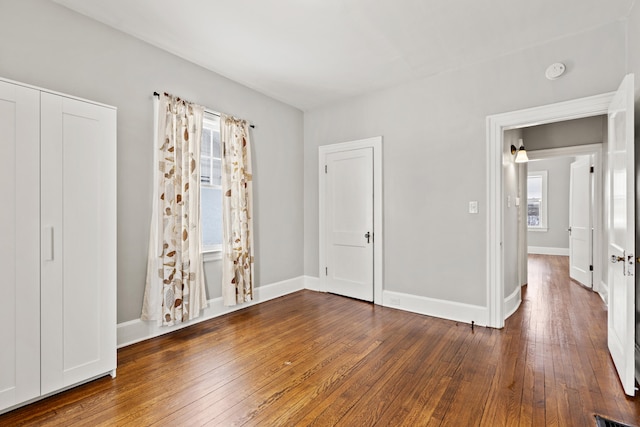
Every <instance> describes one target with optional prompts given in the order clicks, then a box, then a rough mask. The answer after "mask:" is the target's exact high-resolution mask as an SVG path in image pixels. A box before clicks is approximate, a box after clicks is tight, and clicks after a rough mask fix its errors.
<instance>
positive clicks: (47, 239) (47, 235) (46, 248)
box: [42, 227, 53, 261]
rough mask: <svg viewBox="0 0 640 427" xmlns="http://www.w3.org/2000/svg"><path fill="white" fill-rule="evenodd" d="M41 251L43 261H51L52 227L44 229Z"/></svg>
mask: <svg viewBox="0 0 640 427" xmlns="http://www.w3.org/2000/svg"><path fill="white" fill-rule="evenodd" d="M42 249H43V256H44V260H45V261H53V227H45V228H44V233H43V236H42Z"/></svg>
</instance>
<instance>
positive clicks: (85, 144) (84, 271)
mask: <svg viewBox="0 0 640 427" xmlns="http://www.w3.org/2000/svg"><path fill="white" fill-rule="evenodd" d="M115 149H116V147H115V110H113V109H110V108H106V107H102V106H99V105H95V104H91V103H87V102H82V101H78V100H75V99H71V98H66V97H63V96H59V95H53V94H48V93H43V95H42V156H43V161H42V163H43V165H42V167H43V169H42V171H43V172H42V173H43V178H42V211H43V226H44V228H43V232H44V234H45V236H46V237H49V236H51V235H52V236H53V237H52V238H51V239H52V247H53V254H52V256H49V255H51V254H49V253H43V257H44V260H43V264H42V279H41V280H42V310H43V311H42V316H43V317H42V332H43V341H42V355H43V356H42V388H43V390H42V392H43V393H48V392H50V391H54V390H57V389H60V388H62V387H66V386H68V385H72V384H75V383H77V382H80V381H83V380H85V379H88V378H92V377H95V376H98V375H101V374H104V373H105V372H108V371H111V370H113V369H115V365H116V360H115V358H116V356H115V347H116V335H115V329H116V318H115V289H116V282H115V280H116V249H115V242H116V224H115V215H116V213H115V208H116V200H115V180H116V178H115ZM48 250H49V247H48V245H47V247H45V248H44V251H45V252H47V251H48Z"/></svg>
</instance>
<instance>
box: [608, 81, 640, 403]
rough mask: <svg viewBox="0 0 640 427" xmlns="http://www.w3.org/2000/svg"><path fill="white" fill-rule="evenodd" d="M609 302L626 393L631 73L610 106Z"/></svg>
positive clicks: (630, 338) (631, 296)
mask: <svg viewBox="0 0 640 427" xmlns="http://www.w3.org/2000/svg"><path fill="white" fill-rule="evenodd" d="M608 116H609V176H608V178H609V185H610V189H609V190H610V191H609V201H608V202H609V203H608V206H609V224H608V232H609V233H608V234H609V242H608V255H609V258H610V259H611V262H612V263H613V264H612V265H610V266H609V307H608V311H609V313H608V344H609V351H610V353H611V358H612V359H613V362H614V364H615V366H616V369H617V371H618V376H619V377H620V381H621V383H622V386H623V388H624V391H625V393H626V394H628V395H629V396H633V395H634V393H635V389H634V386H635V384H634V382H635V381H634V316H635V312H634V305H635V304H634V303H635V280H634V279H635V278H634V274H635V265H634V254H635V240H634V239H635V223H634V220H635V206H634V203H635V197H634V195H635V186H634V175H635V162H634V150H633V142H634V141H633V140H634V137H633V74H629V75H627V76H626V77H625V78H624V80H623V81H622V84H621V85H620V88H619V89H618V91H617V92H616V95H615V97H614V99H613V101H612V102H611V105H610V106H609V112H608Z"/></svg>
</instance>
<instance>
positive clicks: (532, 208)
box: [527, 200, 541, 227]
mask: <svg viewBox="0 0 640 427" xmlns="http://www.w3.org/2000/svg"><path fill="white" fill-rule="evenodd" d="M540 221H541V218H540V200H527V225H528V226H529V227H540V226H541V222H540Z"/></svg>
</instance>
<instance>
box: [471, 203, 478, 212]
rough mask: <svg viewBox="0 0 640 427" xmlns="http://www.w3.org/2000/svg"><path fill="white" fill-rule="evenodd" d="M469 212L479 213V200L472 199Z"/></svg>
mask: <svg viewBox="0 0 640 427" xmlns="http://www.w3.org/2000/svg"><path fill="white" fill-rule="evenodd" d="M469 213H470V214H477V213H478V201H477V200H472V201H470V202H469Z"/></svg>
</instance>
